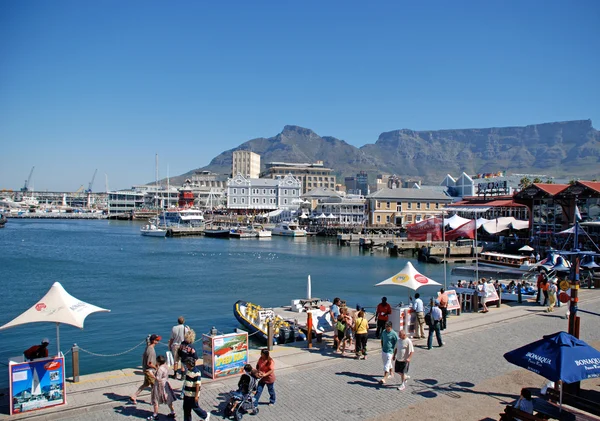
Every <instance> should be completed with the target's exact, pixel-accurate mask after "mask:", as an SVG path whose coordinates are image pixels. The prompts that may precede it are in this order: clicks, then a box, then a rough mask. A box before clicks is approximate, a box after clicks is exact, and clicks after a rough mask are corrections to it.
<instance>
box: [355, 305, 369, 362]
mask: <svg viewBox="0 0 600 421" xmlns="http://www.w3.org/2000/svg"><path fill="white" fill-rule="evenodd" d="M354 332H355V333H356V335H355V339H356V359H357V360H358V359H359V358H362V359H363V360H366V359H367V338H368V336H369V322H367V319H365V312H364V310H361V311H359V312H358V317H357V318H356V321H355V322H354Z"/></svg>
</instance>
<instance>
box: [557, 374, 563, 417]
mask: <svg viewBox="0 0 600 421" xmlns="http://www.w3.org/2000/svg"><path fill="white" fill-rule="evenodd" d="M558 385H559V387H560V400H559V402H560V404H559V406H558V412H562V393H563V382H562V380H559V381H558Z"/></svg>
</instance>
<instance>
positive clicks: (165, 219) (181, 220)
mask: <svg viewBox="0 0 600 421" xmlns="http://www.w3.org/2000/svg"><path fill="white" fill-rule="evenodd" d="M158 221H159V222H160V225H161V226H162V225H165V226H167V227H169V226H180V225H183V226H191V227H201V226H203V225H204V214H203V212H202V211H201V210H199V209H193V208H186V209H169V210H166V211H164V212H162V213H161V214H160V215H159V216H158Z"/></svg>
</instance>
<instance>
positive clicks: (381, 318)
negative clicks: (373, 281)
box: [375, 297, 392, 339]
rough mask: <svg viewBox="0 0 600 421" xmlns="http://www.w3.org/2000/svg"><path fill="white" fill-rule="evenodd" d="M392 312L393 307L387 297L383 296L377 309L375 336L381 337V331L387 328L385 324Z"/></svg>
mask: <svg viewBox="0 0 600 421" xmlns="http://www.w3.org/2000/svg"><path fill="white" fill-rule="evenodd" d="M390 314H392V307H391V306H390V305H389V304H388V302H387V297H381V302H380V303H379V304H377V310H375V319H376V320H377V330H376V331H375V338H377V339H379V336H380V335H381V332H383V330H384V329H385V324H386V323H387V321H388V318H389V315H390Z"/></svg>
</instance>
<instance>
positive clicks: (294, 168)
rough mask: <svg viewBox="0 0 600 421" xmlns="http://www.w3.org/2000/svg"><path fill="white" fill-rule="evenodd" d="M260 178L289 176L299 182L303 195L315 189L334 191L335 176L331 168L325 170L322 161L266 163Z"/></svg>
mask: <svg viewBox="0 0 600 421" xmlns="http://www.w3.org/2000/svg"><path fill="white" fill-rule="evenodd" d="M265 167H266V169H265V171H264V172H263V173H262V174H261V176H260V177H261V178H273V179H275V178H277V176H280V177H282V176H285V175H289V174H291V175H292V176H294V178H296V179H297V180H299V181H300V184H301V186H302V193H301V194H304V193H306V192H308V191H310V190H312V189H314V188H317V187H327V188H330V189H335V175H334V174H333V170H332V169H331V168H326V167H325V166H324V164H323V161H317V162H316V163H314V164H295V163H287V162H268V163H267V164H266V165H265Z"/></svg>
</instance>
